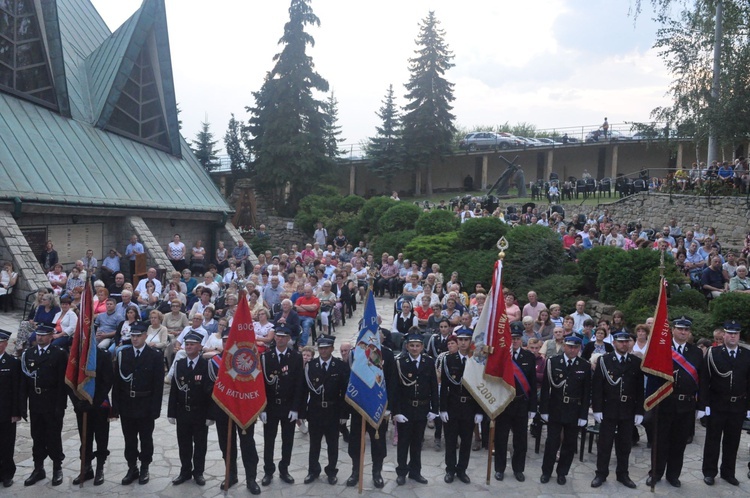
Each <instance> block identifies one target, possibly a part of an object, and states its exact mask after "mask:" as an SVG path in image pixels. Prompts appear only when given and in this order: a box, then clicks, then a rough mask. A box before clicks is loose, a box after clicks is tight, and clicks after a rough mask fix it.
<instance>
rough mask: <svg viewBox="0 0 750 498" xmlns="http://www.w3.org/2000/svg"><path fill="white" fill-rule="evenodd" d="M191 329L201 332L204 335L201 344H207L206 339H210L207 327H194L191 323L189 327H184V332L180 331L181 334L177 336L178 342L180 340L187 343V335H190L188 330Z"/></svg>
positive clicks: (181, 342)
mask: <svg viewBox="0 0 750 498" xmlns="http://www.w3.org/2000/svg"><path fill="white" fill-rule="evenodd" d="M191 330H192V331H194V332H197V333H199V334H200V335H202V336H203V340H202V341H201V345H202V346H205V345H206V341H207V340H208V331H207V330H206V329H204V328H203V327H202V326H201V327H198V328H197V329H194V328H193V327H191V326H190V325H188V326H187V327H185V328H184V329H182V332H180V335H179V336H177V342H179V343H180V344H185V336H186V335H188V332H190V331H191Z"/></svg>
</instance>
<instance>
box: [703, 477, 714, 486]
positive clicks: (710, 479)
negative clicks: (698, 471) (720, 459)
mask: <svg viewBox="0 0 750 498" xmlns="http://www.w3.org/2000/svg"><path fill="white" fill-rule="evenodd" d="M703 482H705V483H706V484H708V485H709V486H713V485H714V483H715V482H716V480H715V479H714V478H713V477H709V476H706V477H704V478H703Z"/></svg>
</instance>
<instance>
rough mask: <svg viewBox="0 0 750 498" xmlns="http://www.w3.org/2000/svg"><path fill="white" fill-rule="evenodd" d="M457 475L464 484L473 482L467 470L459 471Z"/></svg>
mask: <svg viewBox="0 0 750 498" xmlns="http://www.w3.org/2000/svg"><path fill="white" fill-rule="evenodd" d="M456 476H457V477H458V480H459V481H461V482H462V483H464V484H469V483H470V482H471V479H469V476H467V475H466V472H459V473H458V474H456Z"/></svg>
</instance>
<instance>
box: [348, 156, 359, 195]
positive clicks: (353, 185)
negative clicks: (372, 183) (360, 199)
mask: <svg viewBox="0 0 750 498" xmlns="http://www.w3.org/2000/svg"><path fill="white" fill-rule="evenodd" d="M356 189H357V173H356V171H355V169H354V165H353V164H352V165H351V166H349V195H355V194H356V193H357V192H356Z"/></svg>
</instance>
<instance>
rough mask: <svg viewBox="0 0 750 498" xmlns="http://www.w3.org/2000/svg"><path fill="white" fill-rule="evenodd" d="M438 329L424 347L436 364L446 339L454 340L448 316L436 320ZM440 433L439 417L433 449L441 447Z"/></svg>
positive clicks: (444, 349)
mask: <svg viewBox="0 0 750 498" xmlns="http://www.w3.org/2000/svg"><path fill="white" fill-rule="evenodd" d="M437 327H438V331H437V333H435V334H432V336H431V337H430V339H429V340H428V341H427V346H426V347H425V353H426V354H428V355H430V356H432V359H433V360H435V362H436V364H437V359H438V357H439V356H440V355H441V354H443V353H447V352H448V341H449V339H450V338H451V337H452V338H453V340H456V336H455V335H453V326H452V325H451V322H450V321H449V320H448V318H446V317H443V318H441V319H440V320H439V321H438V324H437ZM439 379H440V375H438V380H439ZM442 435H443V421H442V420H440V417H438V418H436V419H435V450H436V451H439V450H441V449H442V446H443V445H442Z"/></svg>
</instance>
